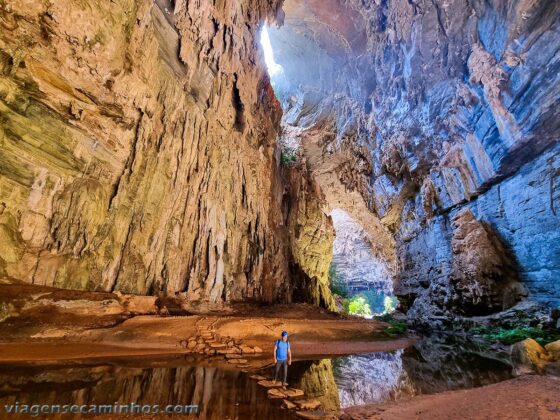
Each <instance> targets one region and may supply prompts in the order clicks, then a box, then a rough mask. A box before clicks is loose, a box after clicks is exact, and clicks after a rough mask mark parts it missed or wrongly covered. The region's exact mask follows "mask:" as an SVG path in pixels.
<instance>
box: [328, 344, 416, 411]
mask: <svg viewBox="0 0 560 420" xmlns="http://www.w3.org/2000/svg"><path fill="white" fill-rule="evenodd" d="M402 352H403V351H402V350H397V351H395V352H392V353H373V354H367V355H358V356H348V357H345V358H341V359H338V360H336V362H335V368H334V372H335V381H336V383H337V385H338V393H339V397H340V406H341V407H342V408H344V407H349V406H352V405H360V404H373V403H377V402H383V401H385V400H387V399H389V398H390V397H391V395H394V393H395V392H396V390H398V389H400V388H403V387H404V386H405V385H404V383H405V382H406V378H405V376H403V373H404V371H403V366H402ZM403 381H404V382H403Z"/></svg>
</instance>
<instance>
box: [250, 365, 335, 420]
mask: <svg viewBox="0 0 560 420" xmlns="http://www.w3.org/2000/svg"><path fill="white" fill-rule="evenodd" d="M250 378H251V379H253V380H256V381H258V384H259V385H260V386H262V387H264V388H267V389H268V390H267V395H268V398H270V399H272V400H282V407H283V408H286V409H288V410H295V411H296V415H297V416H298V417H301V418H310V419H311V418H313V419H323V418H330V417H331V416H330V415H329V414H325V413H319V412H316V410H318V409H319V408H320V407H321V403H320V402H319V401H317V400H315V399H308V398H306V397H305V392H304V391H303V390H301V389H297V388H287V387H282V384H281V382H279V381H271V380H269V379H267V378H266V377H265V376H261V375H252V376H250Z"/></svg>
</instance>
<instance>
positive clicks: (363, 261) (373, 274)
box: [331, 209, 393, 295]
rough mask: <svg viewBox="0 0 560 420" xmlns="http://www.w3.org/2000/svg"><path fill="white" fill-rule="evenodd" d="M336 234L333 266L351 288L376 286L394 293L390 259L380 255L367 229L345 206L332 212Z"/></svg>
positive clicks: (363, 288) (379, 289)
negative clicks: (386, 259)
mask: <svg viewBox="0 0 560 420" xmlns="http://www.w3.org/2000/svg"><path fill="white" fill-rule="evenodd" d="M331 218H332V221H333V226H334V230H335V232H336V236H335V238H334V243H333V259H332V264H333V269H334V271H335V272H336V275H337V276H338V277H339V278H340V279H341V280H342V281H343V282H344V283H345V284H346V285H347V286H348V289H349V291H350V292H357V291H361V290H376V291H380V292H384V293H385V294H388V295H391V294H392V293H393V279H392V276H391V273H390V271H389V269H388V267H387V263H386V262H385V261H383V260H381V259H380V258H379V257H378V256H376V255H375V254H374V253H373V251H372V249H371V244H370V241H369V238H368V237H367V234H366V232H365V231H364V229H363V228H362V227H361V226H360V225H359V224H358V223H357V222H356V221H355V220H354V219H352V217H351V216H350V215H349V214H348V213H346V212H345V211H344V210H341V209H334V210H333V211H332V212H331Z"/></svg>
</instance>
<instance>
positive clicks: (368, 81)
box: [269, 0, 560, 325]
mask: <svg viewBox="0 0 560 420" xmlns="http://www.w3.org/2000/svg"><path fill="white" fill-rule="evenodd" d="M283 10H284V12H285V19H284V22H283V26H280V27H278V28H276V27H271V28H270V29H269V35H270V40H271V44H272V48H273V50H274V54H275V59H276V62H277V63H278V65H280V66H282V72H281V73H280V74H278V75H276V76H274V77H273V82H274V83H273V84H274V86H275V91H276V93H277V96H278V98H279V99H280V101H281V103H282V106H283V108H284V116H283V123H284V125H285V126H287V127H290V130H292V131H297V132H298V136H299V138H300V139H301V144H302V148H303V150H304V152H305V153H304V154H305V156H306V157H307V158H308V159H309V160H310V161H314V162H321V166H316V170H315V173H314V174H313V176H314V177H315V178H316V179H318V182H319V183H320V185H321V188H322V189H323V190H324V191H325V195H326V196H327V201H329V196H332V192H333V191H335V192H337V194H338V196H342V195H344V194H348V195H352V196H353V197H356V196H358V197H359V199H354V200H352V203H348V202H346V206H345V205H340V206H338V207H339V208H341V209H342V210H345V211H348V212H349V213H350V214H351V215H352V216H353V217H354V218H356V217H355V216H354V214H352V208H354V209H355V208H356V203H361V204H359V205H360V206H364V207H365V208H366V209H367V211H368V213H369V219H370V220H373V221H374V222H370V223H378V224H379V225H381V226H382V227H383V229H385V230H383V229H378V231H377V233H376V234H374V235H370V238H372V239H373V240H372V241H371V242H372V243H373V244H375V239H377V238H381V239H380V241H381V242H383V238H384V237H387V236H391V237H393V238H394V241H395V242H393V248H392V250H391V246H390V244H391V241H385V242H386V243H387V244H388V245H389V246H387V247H384V248H383V247H382V248H378V250H380V251H381V252H380V253H379V255H380V256H381V257H385V260H387V261H391V258H390V254H391V252H392V253H394V254H396V270H395V273H396V274H395V279H394V280H395V292H396V293H397V295H399V298H400V302H401V309H403V310H405V311H408V315H409V318H410V319H411V320H415V321H417V322H420V323H424V324H431V325H449V323H450V321H451V320H453V319H454V318H455V317H456V316H467V317H469V316H473V315H484V314H488V313H494V312H499V311H501V310H503V309H505V308H508V307H511V306H512V305H514V304H515V303H516V302H518V301H519V300H521V299H523V298H524V297H525V296H527V295H528V296H529V298H530V299H531V300H533V301H538V302H541V303H547V304H556V305H557V304H558V303H559V302H560V300H559V297H560V293H559V289H558V282H557V281H556V280H555V279H556V278H558V275H559V274H560V259H559V255H560V240H559V239H560V216H559V214H558V213H559V212H558V207H559V204H560V202H559V200H560V195H559V188H558V184H559V178H558V177H559V174H560V161H559V159H558V152H559V151H560V149H559V147H560V146H559V142H558V139H559V138H560V124H559V121H560V118H559V117H558V110H557V107H556V106H555V104H557V103H558V100H559V98H560V76H559V75H560V71H559V70H560V55H559V54H560V52H559V51H560V49H559V44H558V40H559V39H560V4H559V3H558V2H552V1H541V2H530V1H516V2H511V1H505V0H491V1H483V0H475V1H471V2H463V1H459V0H451V1H437V0H436V1H427V0H417V1H407V0H395V1H390V2H373V1H371V2H367V1H366V2H364V1H358V0H348V1H339V0H331V1H328V2H324V1H316V0H304V1H295V0H287V1H286V2H285V3H284V6H283ZM326 168H327V169H326ZM325 173H328V175H329V177H325ZM321 179H323V180H325V181H324V182H321ZM334 195H336V193H335V194H334Z"/></svg>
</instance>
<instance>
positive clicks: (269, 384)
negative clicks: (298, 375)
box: [257, 380, 282, 388]
mask: <svg viewBox="0 0 560 420" xmlns="http://www.w3.org/2000/svg"><path fill="white" fill-rule="evenodd" d="M257 383H258V384H259V385H260V386H262V387H265V388H280V387H281V386H282V382H280V381H268V380H264V381H259V382H257Z"/></svg>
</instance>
